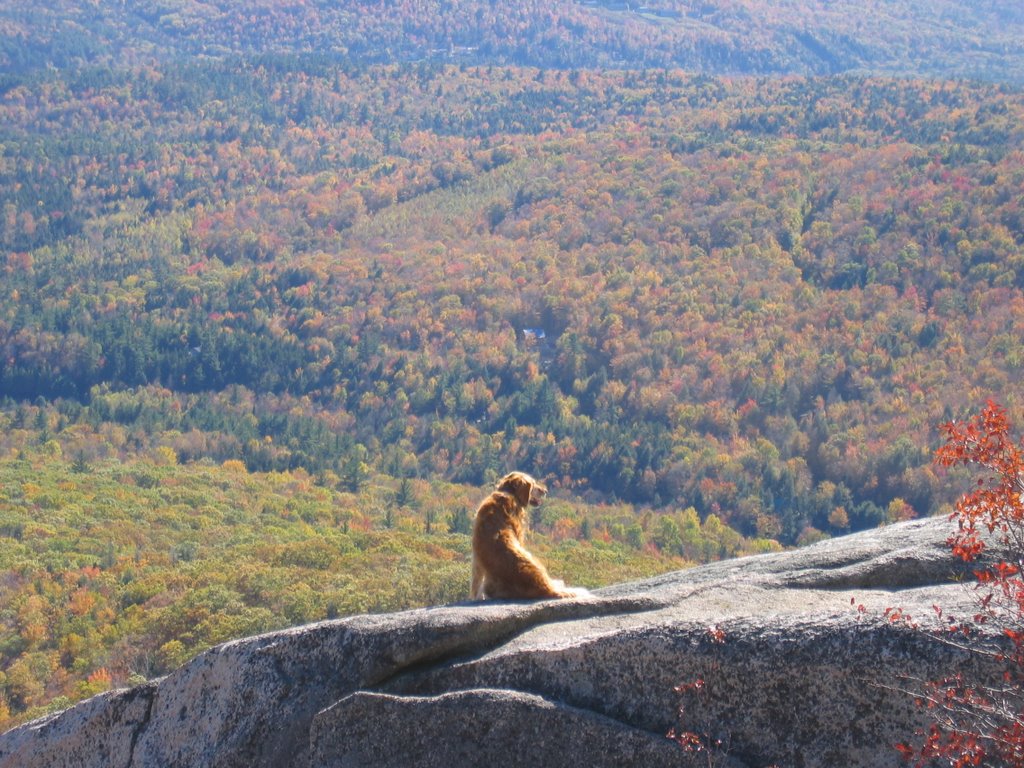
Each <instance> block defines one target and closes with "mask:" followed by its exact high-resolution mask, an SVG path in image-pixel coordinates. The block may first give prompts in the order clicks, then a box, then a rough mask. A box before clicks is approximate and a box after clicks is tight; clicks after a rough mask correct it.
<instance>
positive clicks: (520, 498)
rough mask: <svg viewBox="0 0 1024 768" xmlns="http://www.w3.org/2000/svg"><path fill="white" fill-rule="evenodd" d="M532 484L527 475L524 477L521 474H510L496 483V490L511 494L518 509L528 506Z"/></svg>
mask: <svg viewBox="0 0 1024 768" xmlns="http://www.w3.org/2000/svg"><path fill="white" fill-rule="evenodd" d="M533 484H534V483H533V478H531V477H530V476H529V475H524V474H523V473H522V472H510V473H509V474H507V475H505V477H503V478H502V479H501V480H500V481H499V482H498V490H499V491H501V492H503V493H508V494H511V495H512V497H513V498H514V499H515V500H516V503H518V504H519V506H520V507H526V506H529V504H530V494H531V493H532V492H533Z"/></svg>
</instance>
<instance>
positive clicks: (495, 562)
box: [470, 472, 589, 600]
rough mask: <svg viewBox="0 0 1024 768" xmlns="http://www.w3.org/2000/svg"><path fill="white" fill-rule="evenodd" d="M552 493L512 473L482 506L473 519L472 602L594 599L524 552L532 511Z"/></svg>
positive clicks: (501, 481)
mask: <svg viewBox="0 0 1024 768" xmlns="http://www.w3.org/2000/svg"><path fill="white" fill-rule="evenodd" d="M547 492H548V489H547V488H545V487H544V486H543V485H541V484H540V483H539V482H537V481H536V480H534V479H533V478H532V477H530V476H529V475H527V474H526V473H524V472H512V473H510V474H508V475H505V477H503V478H502V479H501V480H500V481H498V484H497V486H496V487H495V490H494V492H493V493H492V494H491V495H490V496H488V497H487V498H486V499H484V500H483V502H482V503H481V504H480V507H479V509H477V511H476V517H475V518H474V519H473V580H472V584H471V587H470V596H471V597H472V599H474V600H486V599H488V598H491V599H497V600H537V599H550V598H562V597H581V596H584V595H587V594H589V593H588V592H587V591H586V590H585V589H574V588H571V587H566V586H565V585H564V584H563V583H562V582H561V581H558V580H556V579H552V578H551V577H550V576H549V575H548V572H547V569H546V568H544V566H543V565H542V564H541V563H540V561H539V560H537V558H535V557H534V556H533V555H531V554H530V553H529V552H528V551H527V550H526V548H525V547H524V546H523V541H524V538H525V535H526V524H527V515H528V514H529V508H530V507H531V506H538V505H539V504H540V503H541V502H542V501H543V500H544V497H545V496H546V495H547Z"/></svg>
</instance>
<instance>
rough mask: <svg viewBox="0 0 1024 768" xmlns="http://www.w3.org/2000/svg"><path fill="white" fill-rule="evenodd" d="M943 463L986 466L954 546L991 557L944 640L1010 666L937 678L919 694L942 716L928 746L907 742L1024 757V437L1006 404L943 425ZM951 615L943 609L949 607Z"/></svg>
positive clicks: (1000, 762) (995, 761)
mask: <svg viewBox="0 0 1024 768" xmlns="http://www.w3.org/2000/svg"><path fill="white" fill-rule="evenodd" d="M942 432H943V433H944V435H945V438H946V441H945V444H944V445H943V446H942V447H941V448H939V450H938V451H937V453H936V461H937V463H938V464H940V465H942V466H946V467H953V466H956V465H970V466H976V467H979V468H981V469H982V470H984V473H983V474H982V476H981V477H980V478H979V479H978V480H977V486H976V487H975V488H974V490H972V491H971V492H970V493H967V494H965V495H964V496H963V497H962V498H961V499H960V500H959V502H958V503H957V505H956V511H955V512H954V515H953V517H954V519H955V520H956V521H957V523H958V531H957V533H956V534H955V535H954V536H953V537H951V538H950V540H949V544H950V546H951V548H952V550H953V553H954V554H955V555H956V556H957V557H959V558H962V559H963V560H965V561H967V562H971V563H982V558H983V556H984V555H986V553H987V554H988V555H991V556H989V557H985V558H984V562H983V563H982V564H979V565H978V566H977V568H976V570H975V574H976V576H977V580H978V583H977V587H976V589H977V612H976V613H975V614H974V616H973V617H971V618H970V619H968V620H966V621H956V620H949V621H948V623H947V625H946V627H945V633H946V634H945V636H944V640H946V641H947V642H951V643H954V644H956V645H958V646H960V647H963V648H966V649H968V650H969V651H971V652H972V653H974V654H980V655H982V656H984V657H986V658H987V659H988V660H990V661H992V662H994V663H995V664H996V665H997V667H999V668H1001V669H1002V676H1001V679H996V680H994V681H987V682H986V681H977V680H972V679H968V678H967V677H966V676H964V675H962V674H954V675H952V676H950V677H949V678H946V679H944V680H941V681H936V682H932V683H930V684H928V685H927V687H926V690H925V693H924V695H923V696H922V697H921V698H920V699H919V701H920V702H921V703H922V704H923V705H925V706H927V707H928V708H929V709H930V710H931V711H932V712H933V713H934V722H933V724H932V726H931V727H930V729H929V731H928V733H927V734H926V736H925V740H924V742H923V744H922V745H921V746H919V747H916V748H915V747H909V746H907V745H900V747H899V749H900V751H902V752H903V753H904V755H905V756H906V757H907V759H908V761H916V762H915V763H914V764H915V765H918V766H923V765H930V764H933V762H937V763H941V764H944V765H951V766H954V768H961V766H974V765H991V766H1022V765H1024V581H1022V579H1021V573H1022V567H1024V500H1022V497H1021V494H1022V493H1024V440H1014V439H1013V438H1012V437H1011V425H1010V421H1009V419H1008V417H1007V413H1006V410H1005V409H1004V408H1003V407H1002V406H1000V405H998V404H996V403H994V402H992V401H989V402H988V404H987V405H986V406H985V408H984V409H983V410H982V411H981V413H980V414H978V415H976V416H974V417H973V418H971V419H969V420H968V421H965V422H949V423H947V424H944V425H943V426H942ZM939 614H940V616H941V611H939Z"/></svg>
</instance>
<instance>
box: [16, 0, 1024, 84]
mask: <svg viewBox="0 0 1024 768" xmlns="http://www.w3.org/2000/svg"><path fill="white" fill-rule="evenodd" d="M1022 41H1024V10H1022V8H1021V5H1020V3H1018V2H1016V0H979V1H977V2H971V3H963V2H957V1H956V0H932V1H931V2H922V1H921V0H872V1H871V2H867V3H865V2H854V1H853V0H841V1H840V2H834V1H832V0H813V1H811V2H794V1H793V0H753V2H751V0H742V1H741V0H702V1H701V2H694V1H693V0H652V1H651V2H649V3H646V4H639V3H627V2H621V1H620V0H552V1H549V2H536V0H529V1H528V2H522V1H521V0H497V1H496V0H456V1H454V2H451V1H445V2H440V1H439V0H432V1H430V2H411V3H393V2H381V1H380V0H357V1H355V2H345V3H328V2H322V1H314V2H305V1H303V0H288V1H287V2H271V1H270V0H263V1H262V2H256V3H253V2H246V1H243V0H215V1H214V2H195V1H194V0H186V1H185V2H168V1H167V0H131V1H130V2H122V1H121V0H97V1H96V2H92V3H89V4H86V5H83V4H81V3H77V2H74V1H73V0H54V2H49V3H46V4H45V5H43V4H40V3H38V2H35V1H34V0H11V2H8V3H5V4H4V8H3V9H0V72H2V71H5V70H6V71H14V72H21V71H25V70H28V69H35V68H39V67H42V66H46V65H53V66H57V67H59V68H65V67H74V66H79V65H81V64H107V65H111V66H122V65H137V64H140V63H147V62H148V63H151V62H154V61H162V62H166V61H171V60H177V59H182V58H189V59H191V58H194V57H222V56H225V55H244V56H250V55H253V54H257V55H258V54H268V53H273V54H309V53H315V54H317V55H321V56H324V57H326V58H328V59H329V60H333V61H338V62H347V63H355V62H359V63H363V64H366V63H378V64H379V63H388V62H394V61H404V62H416V61H435V62H438V61H454V62H456V63H463V64H469V65H479V64H493V65H517V66H538V67H543V68H561V69H567V68H595V67H601V68H607V67H614V68H626V69H639V68H664V67H679V68H683V69H687V70H693V71H701V72H704V73H708V74H740V73H743V74H801V75H815V74H818V75H820V74H836V73H840V72H874V73H886V74H896V75H917V76H930V77H947V78H956V77H972V78H983V79H989V80H996V81H1003V82H1006V81H1009V82H1016V83H1021V82H1024V42H1022Z"/></svg>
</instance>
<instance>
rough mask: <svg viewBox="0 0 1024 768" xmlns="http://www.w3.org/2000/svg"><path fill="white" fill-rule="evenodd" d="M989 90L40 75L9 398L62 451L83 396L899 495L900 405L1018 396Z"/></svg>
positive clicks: (463, 456) (184, 443)
mask: <svg viewBox="0 0 1024 768" xmlns="http://www.w3.org/2000/svg"><path fill="white" fill-rule="evenodd" d="M1022 108H1024V100H1022V98H1021V95H1020V94H1019V93H1017V92H1016V91H1013V90H1009V89H1007V88H1006V87H996V86H988V87H984V86H973V87H971V86H966V85H951V84H941V83H913V82H906V81H890V80H873V79H868V80H864V79H846V78H842V79H825V80H788V81H778V80H773V81H756V80H740V81H736V82H729V81H721V80H719V81H716V80H709V79H707V78H704V77H702V76H686V75H682V74H678V73H666V72H652V73H648V74H639V73H627V74H616V73H610V74H597V73H586V74H579V75H572V74H568V73H555V72H547V73H545V72H538V71H536V70H522V69H489V68H484V69H470V70H466V71H460V70H458V69H455V68H435V67H425V66H416V67H387V68H371V69H366V70H362V69H355V70H345V69H341V68H336V67H331V66H328V65H323V66H317V65H314V64H312V63H309V62H303V61H299V60H293V61H274V62H267V63H263V64H260V65H259V66H251V65H248V64H209V65H194V66H193V67H192V68H191V69H188V70H182V69H181V68H180V67H175V68H170V69H167V70H163V69H157V70H152V69H144V70H139V71H137V72H125V73H121V74H118V75H111V74H110V73H104V72H100V71H92V72H86V73H81V74H76V75H74V76H62V75H49V76H46V77H44V78H42V79H40V80H39V81H38V82H37V83H36V84H35V85H34V86H33V87H31V88H30V87H27V86H24V87H18V88H16V89H13V90H12V91H10V92H8V94H7V96H6V97H5V100H4V104H3V114H2V117H3V120H2V125H3V126H4V128H3V136H2V141H3V144H4V147H5V156H6V163H5V166H4V168H3V170H2V175H3V179H2V181H3V183H2V185H0V195H2V196H3V198H4V199H3V201H2V204H3V206H4V210H5V217H4V219H3V222H2V229H0V239H2V240H3V242H4V243H5V244H6V247H7V248H8V249H9V251H8V257H7V264H6V267H5V280H4V281H3V284H2V286H0V349H2V350H3V355H2V357H0V393H2V394H3V395H4V396H6V397H8V398H11V399H10V400H8V405H7V414H8V416H7V418H9V419H11V420H12V421H11V423H12V424H13V425H15V426H17V427H21V428H25V427H28V428H33V427H34V428H36V429H37V430H38V431H40V432H41V433H42V434H41V437H40V440H41V442H45V441H46V440H45V439H43V438H48V437H50V436H52V431H53V428H54V427H56V428H59V429H62V430H64V431H67V430H68V429H69V428H70V427H71V426H72V425H74V428H75V429H74V430H73V432H68V434H67V436H66V437H65V438H64V440H65V443H66V445H65V452H66V453H67V455H68V456H69V457H72V458H75V457H76V456H77V455H79V454H80V455H82V456H84V458H85V459H86V460H93V459H94V458H103V457H106V456H115V455H118V454H119V453H120V452H122V451H123V450H125V448H124V445H123V443H122V444H120V445H119V444H118V442H117V441H116V440H111V439H109V438H107V437H106V436H105V430H106V429H107V428H108V427H107V426H106V425H117V426H118V427H119V428H120V429H123V430H127V431H128V432H129V433H130V435H131V436H132V437H131V442H130V444H129V445H130V446H131V448H130V450H140V449H142V450H144V449H147V448H153V447H156V446H166V447H169V448H171V449H173V450H174V452H175V454H176V456H177V458H178V459H179V460H180V461H182V462H188V461H193V460H196V459H200V458H204V457H205V458H209V459H212V460H213V461H215V462H217V463H220V462H223V461H225V460H229V459H238V460H242V461H244V462H245V464H246V465H247V467H248V469H250V470H254V471H267V470H283V469H292V468H297V467H302V468H304V469H305V470H306V471H308V472H310V473H311V474H314V475H315V474H318V473H322V472H325V471H331V472H333V473H334V474H335V475H337V476H338V477H339V478H342V479H343V480H345V482H347V483H348V484H350V485H356V484H358V474H359V473H360V471H361V470H360V467H362V466H363V465H364V464H366V465H369V466H372V467H376V468H377V469H378V470H380V471H383V472H385V473H386V474H389V475H392V476H397V477H401V476H416V475H419V476H424V477H445V478H447V479H449V480H451V481H455V482H467V483H472V484H475V485H481V484H484V483H485V482H486V481H487V479H488V478H490V477H493V476H495V475H496V474H498V473H500V472H501V471H503V470H504V469H505V468H507V467H510V466H520V467H529V468H532V469H533V470H534V472H535V473H536V474H538V475H544V476H547V477H549V478H551V480H552V483H553V485H554V486H555V487H564V488H567V489H572V490H573V491H575V492H577V493H583V494H588V493H590V494H593V496H592V498H593V499H595V500H608V499H620V500H623V501H627V502H630V503H634V504H648V505H653V506H654V507H656V508H665V507H668V508H670V509H682V508H686V507H690V506H692V507H694V508H695V509H696V511H697V512H698V513H699V514H700V515H701V517H706V516H707V515H708V514H712V513H714V514H717V515H719V516H721V517H723V519H725V520H726V522H728V523H729V524H730V525H732V526H734V527H736V528H737V529H738V530H740V532H742V533H744V534H746V535H749V536H755V535H757V536H767V537H771V538H780V539H781V540H782V541H783V542H785V543H794V542H797V541H802V540H807V538H808V537H812V538H813V537H814V536H816V535H818V533H817V532H822V531H824V532H827V533H833V534H834V533H842V532H844V531H848V530H858V529H862V528H865V527H871V526H874V525H877V524H878V523H879V522H883V521H886V520H892V519H898V518H904V517H908V516H913V515H914V514H930V513H932V512H935V511H937V510H938V509H940V508H941V507H942V505H943V504H946V503H949V502H950V501H951V500H952V498H953V495H954V491H952V490H950V489H949V488H947V486H946V485H945V480H944V479H943V478H942V477H939V476H938V475H936V473H935V471H934V469H933V468H932V466H931V452H932V450H933V448H934V446H935V442H936V440H937V435H936V433H935V430H934V427H935V425H936V424H937V423H939V422H940V421H942V420H944V419H948V418H949V417H951V416H955V415H959V414H961V413H963V412H965V411H966V410H967V409H971V408H973V407H974V406H975V405H976V404H977V403H978V402H980V401H983V400H984V398H985V397H988V396H996V397H997V398H999V399H1002V400H1004V401H1005V402H1006V403H1007V404H1008V406H1010V408H1011V410H1012V411H1014V412H1019V408H1020V407H1021V403H1020V401H1019V398H1018V397H1017V396H1016V395H1015V393H1014V391H1013V389H1012V387H1011V382H1013V381H1014V380H1015V378H1016V377H1017V372H1018V371H1019V369H1020V366H1021V365H1022V363H1024V357H1022V350H1021V345H1020V341H1019V340H1020V338H1021V314H1020V306H1021V301H1022V293H1021V289H1022V286H1024V277H1022V275H1021V269H1022V258H1021V257H1022V254H1021V241H1022V232H1024V218H1022V217H1024V214H1022V209H1021V204H1022V199H1021V196H1020V189H1021V186H1022V184H1021V182H1022V178H1021V173H1022V172H1021V167H1022V166H1021V162H1020V160H1021V138H1022V136H1021V134H1022V130H1024V129H1022V128H1021V125H1022V121H1021V113H1022ZM28 399H32V400H33V401H34V402H35V405H36V406H37V407H39V408H41V409H42V411H41V413H35V414H34V415H32V417H31V422H28V421H27V415H26V413H25V412H24V408H23V407H21V409H20V410H19V407H17V405H16V404H17V401H19V400H20V401H25V400H28ZM268 438H269V439H268ZM955 488H956V486H955V485H954V489H955Z"/></svg>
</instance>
